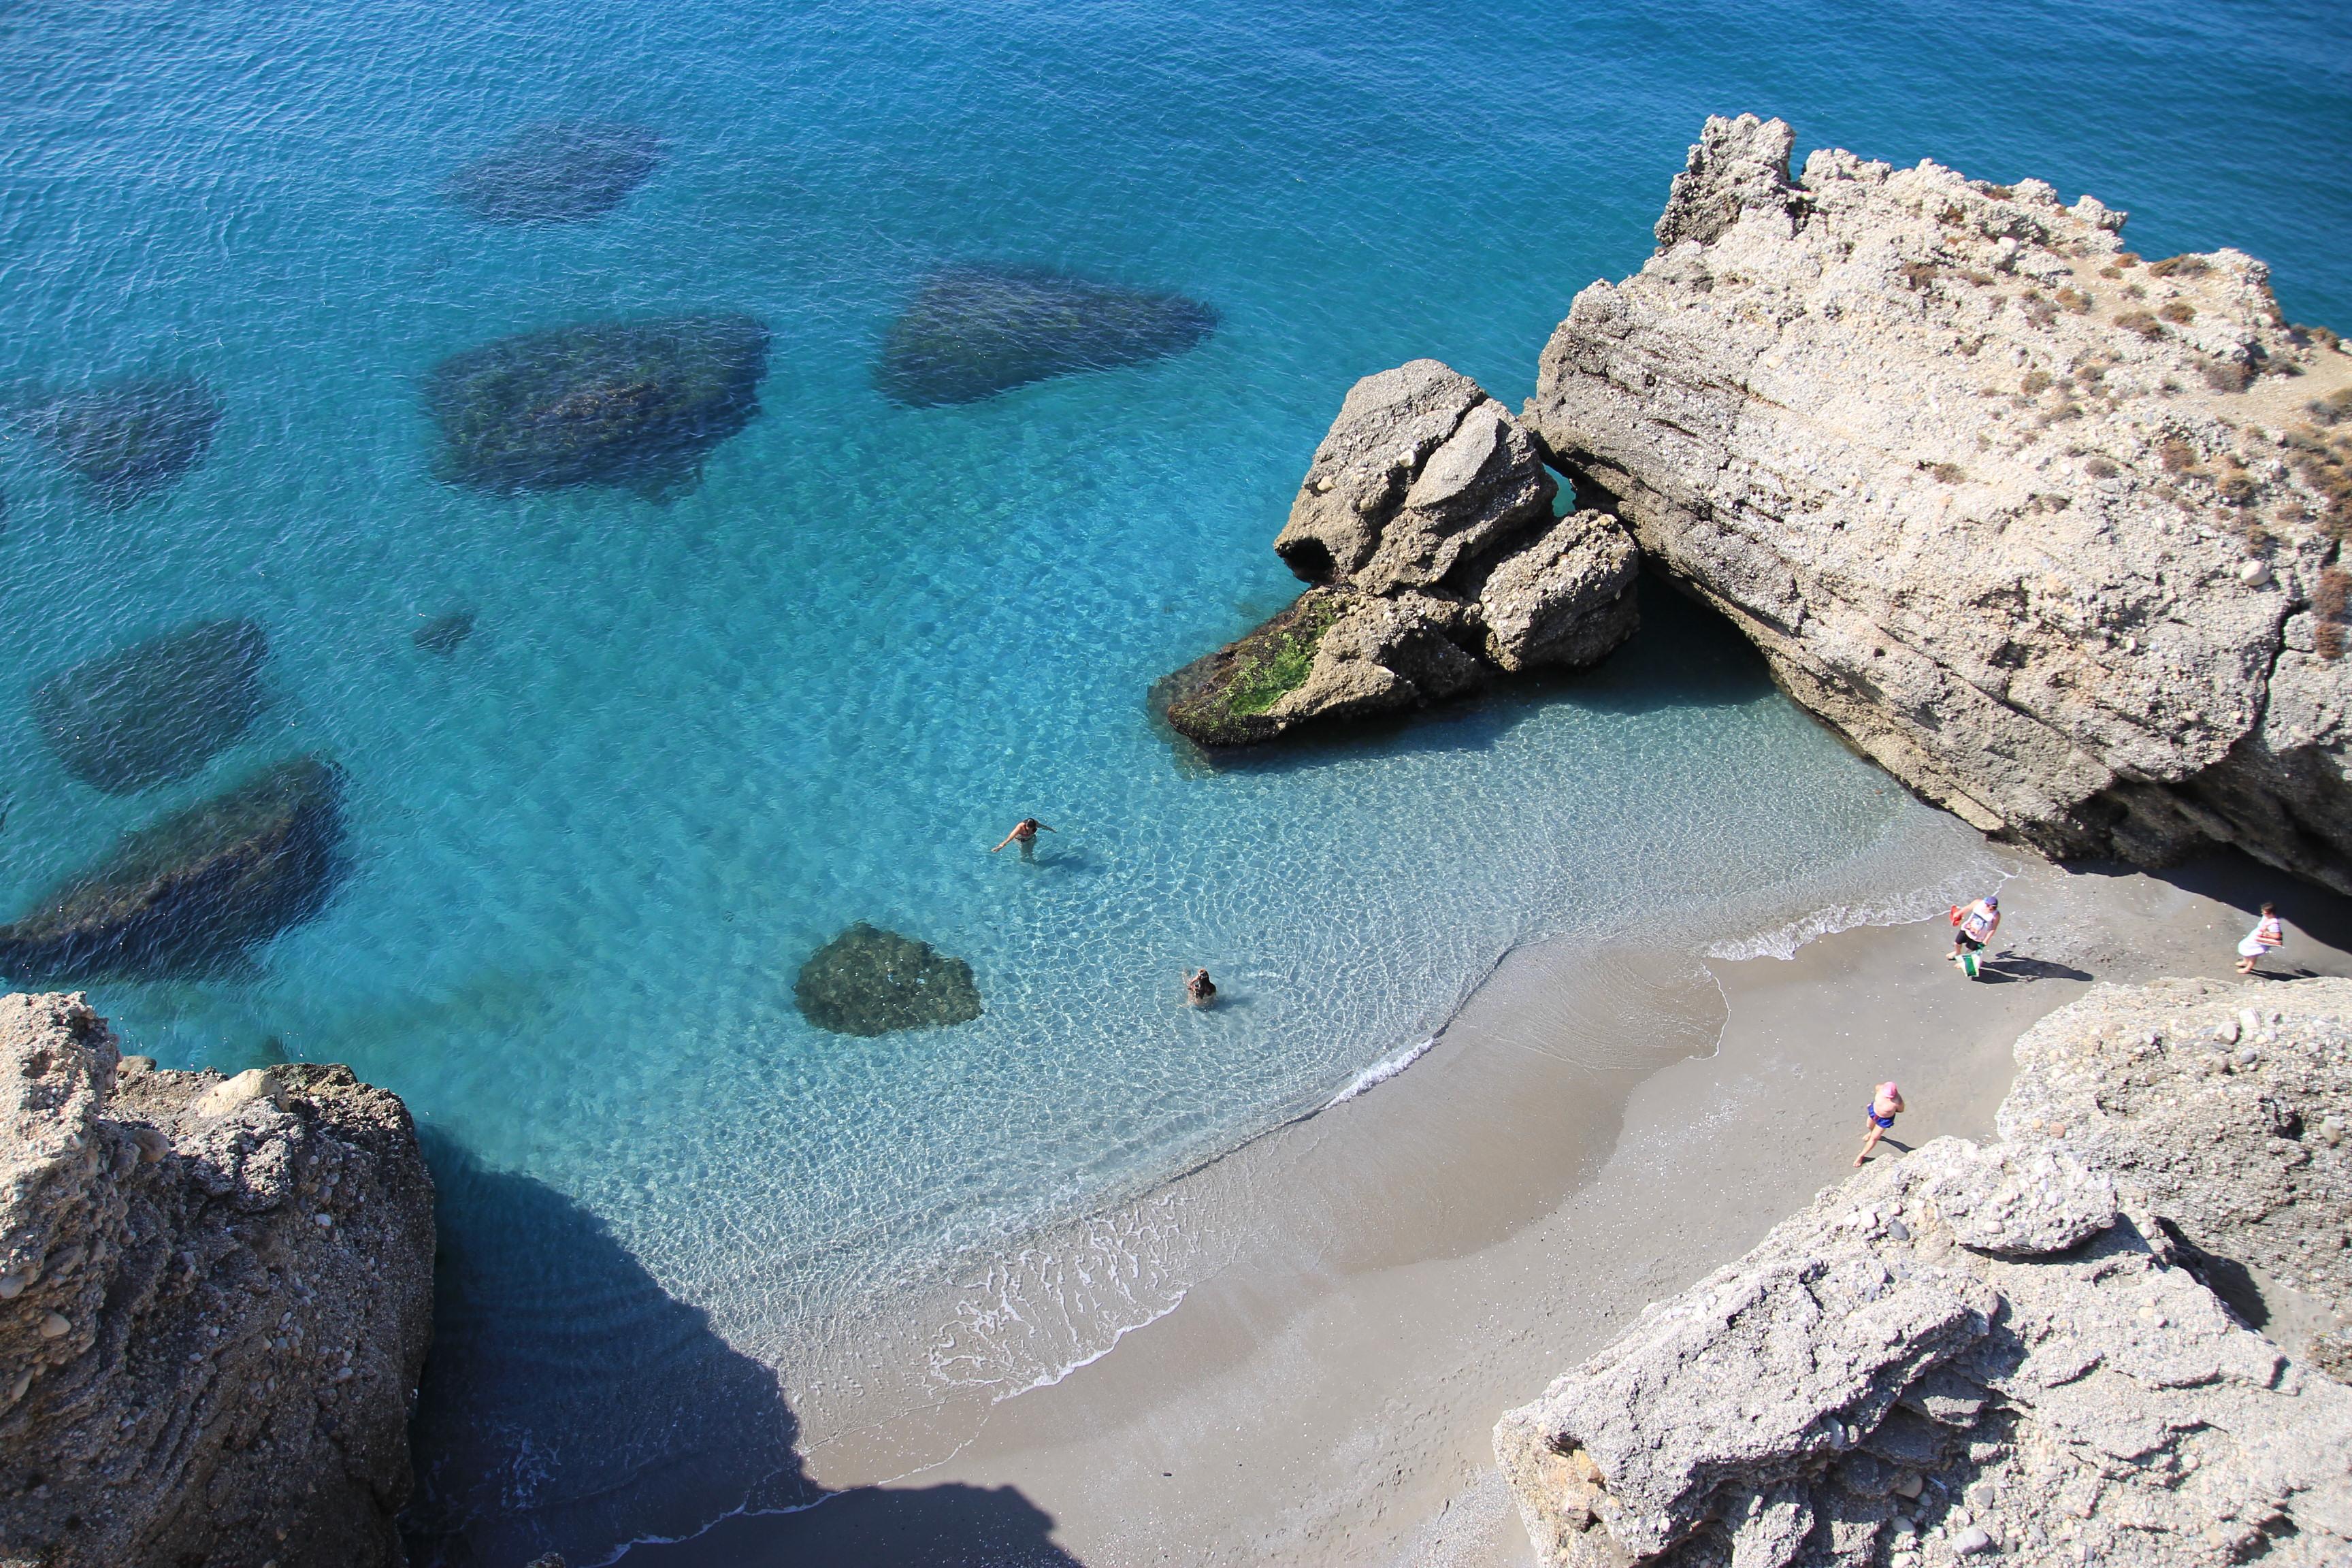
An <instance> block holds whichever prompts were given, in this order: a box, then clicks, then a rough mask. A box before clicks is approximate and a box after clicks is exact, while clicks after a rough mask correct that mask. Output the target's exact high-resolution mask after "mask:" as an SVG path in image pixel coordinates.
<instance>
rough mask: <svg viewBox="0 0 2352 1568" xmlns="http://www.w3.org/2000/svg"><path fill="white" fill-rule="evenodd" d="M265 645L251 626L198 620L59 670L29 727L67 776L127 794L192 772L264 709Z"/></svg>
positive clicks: (37, 691)
mask: <svg viewBox="0 0 2352 1568" xmlns="http://www.w3.org/2000/svg"><path fill="white" fill-rule="evenodd" d="M268 657H269V639H268V636H267V635H265V634H264V633H263V631H262V629H261V627H260V626H257V625H256V624H255V623H253V622H252V621H243V620H239V621H205V622H201V623H199V624H197V625H194V626H183V627H181V628H180V629H179V630H177V631H172V632H166V633H164V634H163V636H162V637H150V638H148V639H147V640H146V641H144V642H141V643H134V644H132V645H131V647H125V648H118V649H116V650H115V651H114V652H112V653H110V654H104V655H101V656H100V657H99V658H92V659H86V660H84V661H83V662H82V663H80V664H77V665H75V666H74V667H73V668H70V669H65V670H60V671H58V673H57V674H55V675H52V676H50V677H49V678H48V679H46V680H44V681H42V682H41V683H40V684H39V685H38V686H36V687H35V688H34V689H33V699H32V708H33V721H34V722H35V723H36V724H37V725H38V726H39V727H40V731H41V738H42V739H43V740H44V741H47V742H48V743H49V749H50V750H51V751H52V752H56V753H57V756H58V761H59V762H60V763H64V764H65V768H66V771H67V772H68V773H71V774H73V776H74V777H76V778H78V779H79V780H81V782H82V783H84V784H89V786H91V787H92V788H93V789H100V790H104V791H105V792H106V793H108V794H109V795H130V794H132V793H134V792H136V791H139V790H142V789H147V788H150V787H152V785H155V784H170V783H172V782H173V781H175V780H178V779H184V778H186V777H188V776H190V775H191V774H193V773H195V772H196V771H197V770H199V769H200V768H202V767H203V766H204V765H205V763H208V762H210V761H212V759H213V758H214V757H215V755H217V754H218V753H219V752H220V751H221V750H222V749H223V748H224V747H226V746H228V745H230V744H232V743H234V742H236V739H237V737H238V736H240V735H242V734H244V733H245V731H246V729H247V726H249V725H250V724H251V723H252V722H253V721H254V716H255V715H256V714H257V713H259V712H260V711H261V667H262V664H263V662H264V661H265V660H267V659H268Z"/></svg>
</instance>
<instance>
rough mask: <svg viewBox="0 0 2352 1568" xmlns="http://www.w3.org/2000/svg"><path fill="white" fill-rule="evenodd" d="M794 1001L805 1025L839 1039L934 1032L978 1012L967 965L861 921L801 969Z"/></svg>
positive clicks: (975, 987) (976, 991)
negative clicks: (896, 1032)
mask: <svg viewBox="0 0 2352 1568" xmlns="http://www.w3.org/2000/svg"><path fill="white" fill-rule="evenodd" d="M793 1000H794V1001H796V1002H797V1003H799V1005H800V1009H801V1013H802V1015H803V1016H804V1017H806V1018H807V1019H808V1021H809V1022H810V1023H812V1024H814V1025H815V1026H817V1027H818V1028H820V1029H831V1030H832V1031H833V1032H834V1033H835V1034H839V1035H887V1034H889V1033H890V1032H891V1031H893V1030H895V1029H929V1028H937V1027H939V1026H941V1025H943V1024H963V1023H969V1022H971V1020H972V1019H974V1018H977V1017H979V1016H980V1011H981V1006H980V987H979V986H978V985H977V984H974V983H973V981H972V976H971V964H969V963H965V962H964V961H963V960H962V959H961V958H950V957H948V956H947V955H946V954H945V953H942V952H935V951H933V949H932V947H931V945H930V943H929V942H917V941H915V940H914V939H913V938H911V937H904V936H900V935H899V934H898V932H897V931H883V930H881V929H880V928H878V927H876V926H870V925H868V924H866V922H865V921H858V922H856V924H855V925H852V926H851V927H850V928H849V929H848V930H846V931H843V932H842V933H841V934H840V935H839V936H837V937H835V938H834V939H833V940H832V941H831V942H826V943H825V944H824V946H823V947H821V948H819V949H817V950H816V952H814V954H813V955H811V957H810V958H809V961H808V962H807V963H803V964H802V965H801V973H800V978H799V979H798V980H796V981H794V982H793Z"/></svg>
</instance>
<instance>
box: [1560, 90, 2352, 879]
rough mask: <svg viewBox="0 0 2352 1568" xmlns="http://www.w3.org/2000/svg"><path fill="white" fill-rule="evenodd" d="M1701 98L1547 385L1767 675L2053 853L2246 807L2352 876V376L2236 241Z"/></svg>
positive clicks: (2288, 843)
mask: <svg viewBox="0 0 2352 1568" xmlns="http://www.w3.org/2000/svg"><path fill="white" fill-rule="evenodd" d="M1793 145H1794V141H1793V138H1792V136H1791V134H1790V131H1789V128H1788V127H1787V126H1786V125H1784V124H1782V123H1781V122H1780V121H1759V120H1757V119H1755V118H1754V117H1753V116H1742V117H1740V118H1739V119H1738V120H1736V121H1735V120H1723V119H1714V120H1710V121H1707V123H1706V131H1705V132H1704V133H1703V135H1702V137H1701V139H1700V141H1699V142H1698V144H1697V145H1696V146H1695V147H1693V148H1692V150H1691V154H1690V163H1689V167H1688V168H1687V169H1686V170H1685V172H1684V173H1683V174H1680V175H1678V176H1677V177H1676V178H1675V182H1674V190H1673V195H1671V197H1670V198H1669V200H1668V203H1667V206H1666V211H1665V214H1664V216H1663V217H1661V218H1660V220H1659V223H1658V240H1659V250H1658V253H1657V254H1656V255H1655V256H1654V257H1653V258H1651V259H1650V260H1649V261H1648V262H1647V263H1646V264H1645V265H1644V266H1643V268H1642V269H1641V271H1640V272H1638V273H1636V274H1635V275H1634V276H1633V277H1631V278H1628V279H1624V280H1623V281H1622V282H1619V283H1613V284H1612V283H1605V282H1603V283H1595V284H1593V285H1592V286H1591V287H1590V288H1588V289H1585V290H1584V291H1583V292H1582V293H1580V294H1579V295H1578V296H1577V298H1576V301H1575V303H1574V305H1573V306H1572V307H1571V309H1570V311H1569V313H1568V318H1567V320H1566V321H1563V322H1562V323H1561V324H1560V326H1559V330H1558V331H1556V332H1555V333H1554V334H1553V335H1552V339H1551V342H1550V343H1549V346H1548V347H1547V348H1546V349H1545V351H1544V354H1543V358H1542V362H1541V365H1540V369H1539V373H1538V381H1537V387H1536V395H1535V398H1534V400H1533V401H1532V402H1531V403H1530V404H1529V405H1528V413H1527V418H1528V422H1529V423H1530V424H1531V425H1532V426H1533V427H1534V429H1535V431H1536V433H1537V434H1538V437H1540V438H1541V440H1542V441H1543V443H1544V445H1545V447H1547V448H1548V449H1549V452H1550V453H1551V454H1552V455H1553V456H1554V458H1557V459H1558V460H1559V461H1561V462H1563V463H1565V464H1567V465H1568V466H1570V468H1573V469H1575V470H1576V471H1578V472H1579V473H1580V474H1581V475H1583V476H1584V477H1586V478H1587V479H1590V480H1591V481H1592V482H1593V483H1594V484H1595V485H1597V486H1598V487H1600V488H1601V489H1606V490H1608V491H1609V492H1610V493H1611V494H1612V495H1614V496H1615V497H1617V498H1618V503H1619V510H1621V511H1622V515H1623V516H1624V518H1625V519H1626V521H1628V522H1629V523H1630V524H1632V526H1633V531H1634V533H1635V534H1636V536H1637V537H1638V538H1639V540H1640V542H1641V545H1642V548H1643V551H1644V552H1646V553H1647V554H1648V556H1649V557H1650V558H1651V559H1652V560H1654V561H1655V562H1657V563H1660V564H1661V565H1663V566H1664V568H1665V569H1666V570H1668V571H1669V572H1671V573H1672V574H1675V576H1676V577H1678V578H1680V579H1681V580H1682V581H1683V582H1685V584H1688V585H1690V586H1691V587H1693V588H1695V589H1696V591H1697V592H1698V593H1699V594H1700V595H1703V596H1704V597H1705V598H1706V599H1707V600H1708V601H1709V602H1711V603H1712V604H1714V605H1716V606H1717V607H1718V608H1719V609H1721V610H1723V611H1724V612H1725V613H1726V614H1727V616H1729V617H1730V618H1731V620H1732V621H1733V622H1734V623H1735V624H1737V625H1738V626H1739V627H1740V629H1741V630H1742V631H1743V632H1745V633H1746V634H1747V635H1748V637H1749V638H1750V639H1751V640H1752V641H1754V642H1755V644H1756V645H1757V647H1759V649H1761V650H1762V651H1763V653H1764V655H1765V656H1766V658H1768V659H1769V661H1770V663H1771V665H1772V668H1773V672H1774V675H1775V676H1776V677H1777V679H1779V682H1780V685H1781V686H1782V687H1783V688H1785V689H1787V690H1788V691H1789V693H1790V695H1791V696H1793V697H1794V698H1796V699H1797V700H1799V701H1801V702H1802V703H1804V704H1805V705H1806V706H1807V707H1808V708H1810V709H1811V710H1813V711H1814V712H1815V713H1817V714H1819V715H1820V716H1821V717H1822V718H1823V719H1824V720H1825V721H1828V722H1829V723H1831V724H1832V725H1833V726H1834V727H1836V728H1837V729H1838V730H1839V731H1842V732H1843V733H1844V734H1845V735H1846V736H1848V737H1849V738H1851V739H1852V740H1853V742H1855V744H1857V745H1858V746H1859V747H1860V748H1861V749H1862V750H1864V752H1868V753H1869V754H1870V755H1871V756H1873V757H1874V758H1875V759H1876V760H1877V761H1878V762H1879V763H1882V764H1883V765H1885V767H1886V768H1887V769H1888V770H1889V771H1891V772H1893V773H1895V775H1896V776H1898V777H1900V778H1901V779H1903V780H1904V781H1905V782H1906V784H1910V785H1911V786H1912V787H1914V788H1915V789H1917V790H1918V791H1919V792H1920V793H1921V794H1922V795H1926V796H1927V797H1928V798H1929V799H1931V800H1933V801H1935V802H1937V803H1938V804H1939V805H1945V806H1947V807H1948V808H1949V809H1950V810H1952V811H1953V812H1955V813H1957V814H1958V816H1962V817H1964V818H1965V819H1966V820H1967V821H1969V823H1970V824H1971V825H1973V826H1977V827H1979V828H1981V829H1985V830H1989V831H1993V832H1998V833H2000V834H2002V835H2005V836H2008V837H2014V838H2018V839H2021V840H2023V841H2025V842H2027V843H2029V844H2032V845H2033V846H2034V847H2037V848H2040V849H2042V851H2043V852H2045V853H2048V854H2052V855H2057V856H2062V857H2074V856H2113V857H2118V858H2124V859H2126V860H2131V861H2136V862H2139V863H2143V864H2152V863H2162V862H2165V861H2168V860H2171V859H2175V858H2179V857H2180V856H2182V855H2185V854H2189V853H2193V852H2196V851H2197V850H2199V849H2200V848H2203V847H2210V846H2212V845H2213V844H2215V843H2216V842H2222V843H2230V844H2235V845H2237V846H2239V847H2242V848H2244V849H2246V850H2248V851H2249V852H2251V853H2252V854H2253V855H2255V856H2257V857H2259V858H2263V859H2264V860H2267V861H2269V862H2270V863H2271V864H2273V865H2275V866H2279V867H2282V868H2285V869H2288V870H2291V871H2294V872H2296V873H2298V874H2301V875H2305V876H2309V877H2313V878H2315V879H2318V880H2320V881H2323V882H2326V883H2327V884H2328V885H2329V886H2331V887H2334V888H2336V889H2339V890H2344V891H2352V662H2347V661H2346V660H2345V658H2343V654H2344V652H2345V649H2346V647H2347V628H2346V608H2345V605H2346V584H2347V581H2352V577H2347V574H2346V571H2345V568H2344V563H2342V562H2341V561H2340V560H2339V559H2338V555H2339V553H2340V545H2341V541H2342V540H2343V538H2344V537H2345V536H2346V534H2347V530H2352V427H2346V426H2340V425H2337V424H2336V423H2334V422H2333V421H2332V419H2331V418H2330V414H2331V412H2332V410H2333V409H2334V408H2335V407H2336V404H2335V403H2334V402H2333V401H2332V400H2333V399H2334V398H2336V395H2338V394H2339V392H2341V391H2343V390H2345V389H2347V387H2352V354H2347V353H2344V352H2342V350H2341V349H2340V348H2339V347H2337V346H2336V338H2335V335H2334V334H2333V333H2330V332H2323V331H2317V330H2309V331H2306V330H2305V329H2301V328H2296V327H2292V326H2290V325H2288V324H2287V323H2286V322H2285V321H2284V320H2283V319H2282V318H2281V316H2280V314H2279V310H2278V305H2277V302H2276V300H2274V299H2273V297H2272V293H2271V289H2270V284H2269V273H2268V269H2267V268H2264V267H2263V264H2262V263H2261V262H2259V261H2257V260H2255V259H2254V258H2252V257H2249V256H2245V255H2242V254H2240V253H2239V252H2237V251H2233V250H2220V251H2215V252H2213V253H2212V254H2210V255H2205V256H2182V257H2174V258H2170V259H2169V260H2166V261H2160V262H2155V263H2144V262H2142V261H2141V259H2140V258H2138V257H2137V256H2135V255H2133V254H2132V253H2131V252H2129V251H2126V250H2125V249H2124V248H2123V247H2122V244H2121V241H2120V239H2119V237H2118V231H2119V230H2120V229H2121V228H2122V226H2123V224H2124V215H2123V214H2122V213H2119V212H2116V211H2113V210H2111V209H2110V208H2107V207H2105V206H2104V205H2101V204H2100V203H2098V202H2097V201H2095V200H2094V199H2092V198H2091V197H2089V196H2084V197H2083V198H2082V199H2081V200H2079V201H2077V202H2076V203H2074V205H2072V206H2065V205H2060V202H2059V199H2058V196H2057V194H2056V193H2055V192H2054V191H2053V189H2052V188H2051V187H2050V186H2049V185H2047V184H2043V183H2042V182H2041V181H2038V180H2026V181H2022V182H2021V183H2019V184H2017V185H2015V186H2014V187H2011V186H2003V185H1993V184H1986V183H1985V182H1982V181H1976V180H1969V179H1967V178H1964V177H1963V176H1962V175H1960V174H1958V173H1957V172H1955V171H1953V170H1950V169H1947V168H1942V167H1939V166H1937V165H1936V164H1934V163H1921V164H1919V165H1918V166H1917V167H1916V168H1908V169H1895V168H1892V167H1890V166H1888V165H1887V164H1885V163H1871V162H1867V161H1865V160H1864V159H1861V158H1858V157H1856V156H1855V155H1853V153H1845V152H1838V151H1823V152H1818V153H1813V154H1812V155H1811V157H1810V158H1809V159H1808V160H1807V161H1806V163H1805V165H1804V170H1803V173H1802V174H1801V175H1800V176H1795V177H1792V176H1791V174H1790V168H1789V156H1790V150H1791V148H1792V147H1793Z"/></svg>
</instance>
